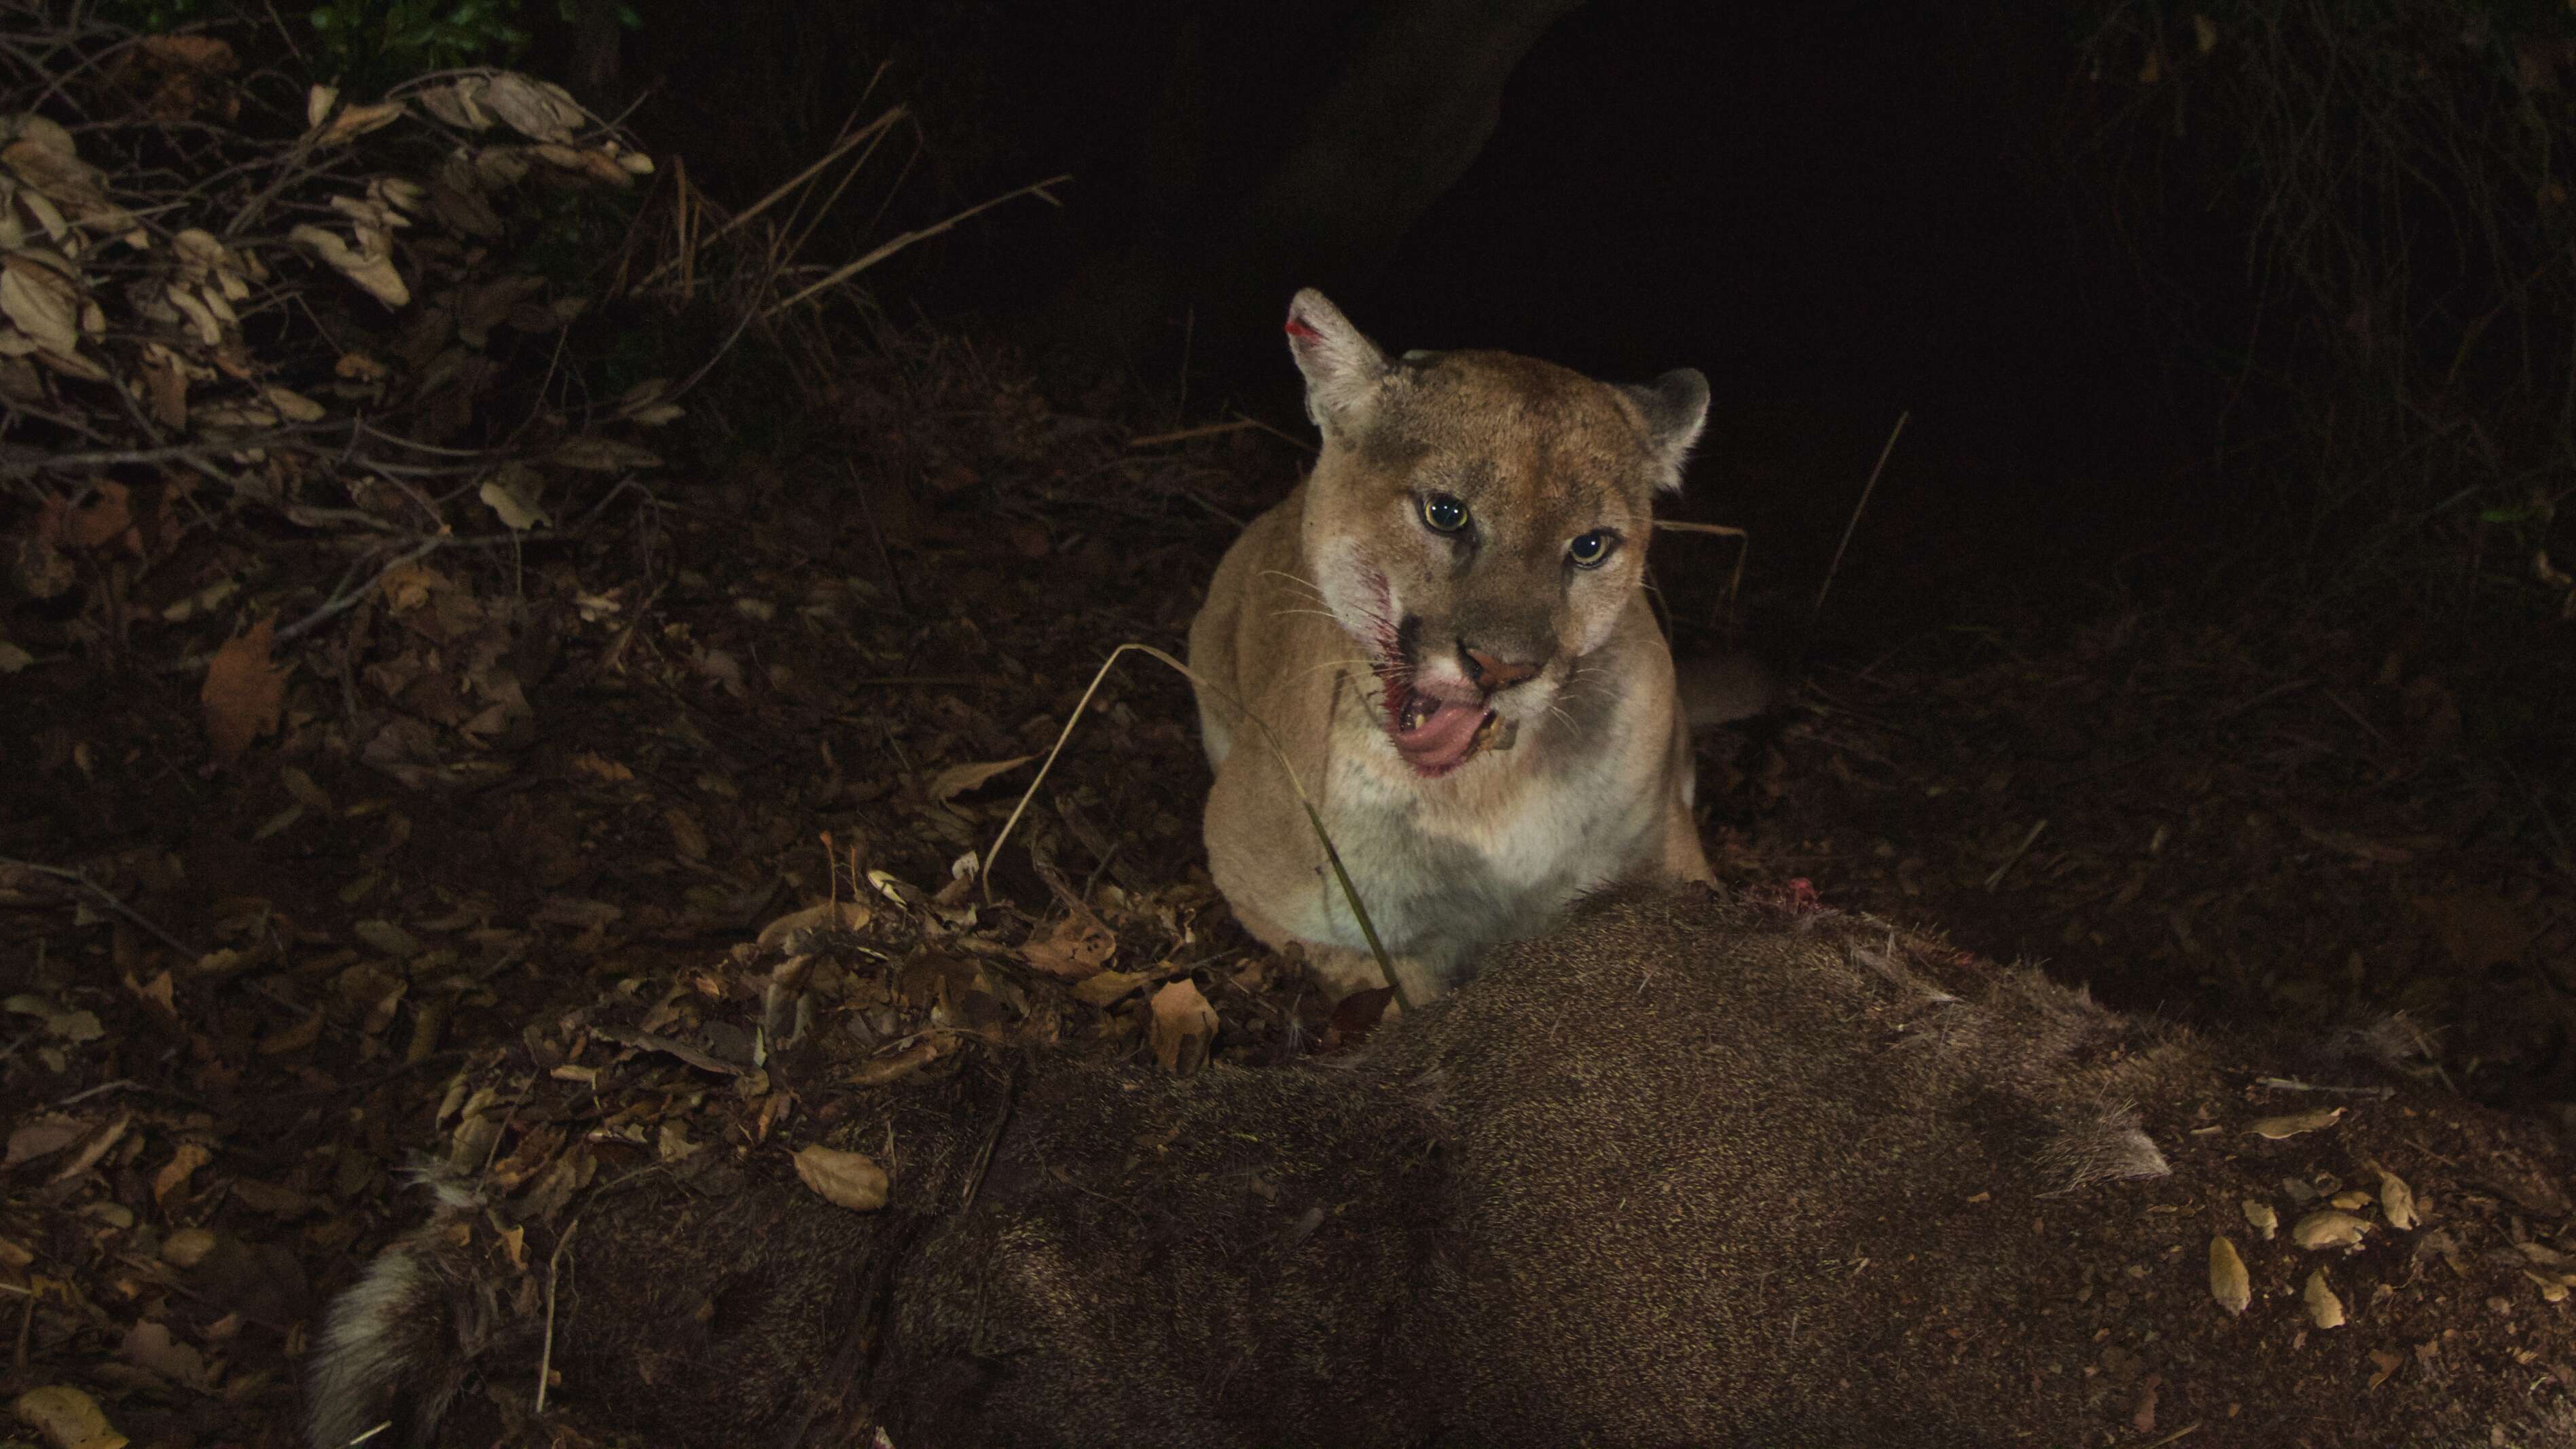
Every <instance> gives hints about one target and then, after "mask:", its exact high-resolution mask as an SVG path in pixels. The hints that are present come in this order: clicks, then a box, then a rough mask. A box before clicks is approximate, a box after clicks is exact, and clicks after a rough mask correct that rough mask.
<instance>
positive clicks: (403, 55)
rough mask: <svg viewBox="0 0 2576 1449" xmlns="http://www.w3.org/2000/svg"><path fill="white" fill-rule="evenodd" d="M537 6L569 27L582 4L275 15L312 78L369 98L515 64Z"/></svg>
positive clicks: (203, 3) (264, 12)
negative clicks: (470, 70)
mask: <svg viewBox="0 0 2576 1449" xmlns="http://www.w3.org/2000/svg"><path fill="white" fill-rule="evenodd" d="M539 7H544V8H546V9H551V10H552V11H553V12H554V14H555V16H556V18H558V19H560V20H562V21H564V22H565V23H567V24H569V23H571V22H572V21H573V19H574V17H575V14H576V11H577V8H578V7H577V4H576V0H321V3H319V4H311V5H306V6H301V7H298V6H291V5H290V6H284V7H281V8H280V9H279V10H278V11H277V12H275V13H276V15H278V16H281V17H283V18H284V19H286V20H287V21H288V23H289V25H290V27H291V29H292V30H293V31H294V32H295V33H294V34H293V35H292V37H291V38H292V39H293V41H294V43H295V45H296V47H297V50H298V52H299V54H301V56H302V58H303V60H304V62H305V66H306V68H307V69H308V70H309V72H310V74H309V75H308V76H307V77H306V78H307V79H310V80H317V81H328V82H331V83H333V84H336V85H342V86H346V87H349V88H351V89H353V90H356V91H358V92H361V93H366V92H372V91H378V90H382V89H384V88H385V87H387V86H390V85H393V84H395V83H397V82H400V81H404V80H408V79H410V78H412V77H413V76H417V75H423V74H426V73H428V72H431V71H440V70H452V69H454V68H456V67H459V66H468V65H500V64H507V63H509V62H511V61H514V60H516V59H517V58H518V56H519V55H520V53H521V52H522V51H524V50H525V49H526V48H527V44H528V31H527V28H526V22H527V20H528V18H529V16H530V14H531V13H532V12H535V11H537V10H538V9H539ZM98 13H99V14H100V16H101V17H102V18H104V19H107V20H109V21H112V22H114V23H116V24H120V25H125V26H128V27H130V28H132V29H134V30H137V31H141V32H144V33H146V34H151V33H156V32H161V31H167V30H173V29H177V28H179V27H181V26H185V25H199V24H205V23H207V22H212V21H223V20H240V21H244V22H247V23H250V24H253V25H265V24H269V23H271V16H272V12H271V11H270V10H269V8H268V7H267V6H266V5H265V4H263V3H260V0H106V3H104V4H101V5H100V6H99V7H98ZM617 23H618V24H619V25H621V26H624V27H626V28H627V29H630V30H631V29H634V28H635V27H636V26H638V25H640V24H641V23H642V17H641V16H640V15H639V14H638V13H637V12H636V10H635V7H634V6H632V5H628V4H620V5H619V6H618V7H617Z"/></svg>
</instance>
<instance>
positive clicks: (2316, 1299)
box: [2299, 1268, 2343, 1328]
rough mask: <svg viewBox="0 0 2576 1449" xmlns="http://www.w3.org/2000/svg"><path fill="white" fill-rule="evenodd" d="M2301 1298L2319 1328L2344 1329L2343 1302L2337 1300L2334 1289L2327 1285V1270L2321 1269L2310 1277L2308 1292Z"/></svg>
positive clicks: (2301, 1295) (2309, 1315)
mask: <svg viewBox="0 0 2576 1449" xmlns="http://www.w3.org/2000/svg"><path fill="white" fill-rule="evenodd" d="M2299 1296H2300V1297H2301V1298H2302V1299H2304V1300H2305V1301H2306V1303H2307V1305H2308V1317H2309V1319H2310V1320H2312V1321H2313V1322H2314V1323H2315V1324H2316V1325H2317V1327H2319V1328H2341V1327H2343V1300H2342V1299H2340V1298H2337V1297H2336V1296H2335V1291H2334V1289H2333V1288H2332V1287H2331V1286H2329V1285H2328V1284H2327V1282H2326V1270H2325V1269H2323V1268H2319V1269H2317V1270H2316V1271H2315V1272H2313V1273H2310V1274H2309V1275H2308V1287H2307V1291H2306V1292H2304V1293H2302V1294H2300V1295H2299Z"/></svg>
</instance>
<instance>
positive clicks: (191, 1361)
mask: <svg viewBox="0 0 2576 1449" xmlns="http://www.w3.org/2000/svg"><path fill="white" fill-rule="evenodd" d="M117 1353H118V1356H119V1357H121V1358H123V1359H125V1360H126V1361H127V1362H128V1363H135V1364H140V1365H142V1366H143V1367H144V1368H147V1369H150V1370H151V1371H152V1372H154V1373H156V1374H159V1375H160V1376H161V1377H163V1378H165V1379H168V1380H169V1381H170V1382H172V1383H174V1384H181V1385H184V1386H186V1387H188V1388H192V1389H202V1388H204V1387H206V1386H207V1378H206V1356H205V1355H204V1354H201V1353H199V1352H197V1350H196V1349H195V1348H193V1347H191V1346H190V1345H188V1344H184V1343H180V1342H178V1341H176V1340H175V1339H173V1338H171V1337H170V1329H169V1326H168V1325H166V1324H160V1323H138V1324H136V1325H134V1326H133V1327H132V1328H130V1329H128V1330H126V1333H125V1342H124V1343H123V1344H122V1345H120V1346H119V1347H118V1349H117Z"/></svg>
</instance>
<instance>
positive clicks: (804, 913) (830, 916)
mask: <svg viewBox="0 0 2576 1449" xmlns="http://www.w3.org/2000/svg"><path fill="white" fill-rule="evenodd" d="M870 919H872V917H871V915H870V913H869V911H868V908H867V907H866V906H863V905H860V904H859V903H858V902H857V901H826V902H824V903H823V904H821V905H819V906H807V907H806V908H805V909H803V910H801V911H789V912H788V913H787V914H786V915H783V916H780V917H779V918H778V919H777V920H774V921H772V922H770V923H769V924H768V925H766V926H763V927H761V928H760V940H759V945H760V946H761V948H762V949H764V950H766V949H767V948H769V947H771V946H779V947H781V948H782V949H784V950H786V951H788V952H789V953H790V954H793V953H795V952H796V951H798V950H801V949H802V947H803V943H802V941H801V940H799V941H794V942H791V941H790V938H791V937H799V936H802V935H804V934H807V933H810V932H814V931H863V930H865V929H867V924H868V922H869V920H870Z"/></svg>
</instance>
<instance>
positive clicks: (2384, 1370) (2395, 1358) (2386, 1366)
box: [2369, 1348, 2406, 1389]
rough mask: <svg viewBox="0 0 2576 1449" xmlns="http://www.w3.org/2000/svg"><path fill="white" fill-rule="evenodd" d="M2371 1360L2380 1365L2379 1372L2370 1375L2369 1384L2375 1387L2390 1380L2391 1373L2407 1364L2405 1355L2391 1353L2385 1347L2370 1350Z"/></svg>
mask: <svg viewBox="0 0 2576 1449" xmlns="http://www.w3.org/2000/svg"><path fill="white" fill-rule="evenodd" d="M2370 1361H2371V1362H2372V1363H2374V1364H2377V1365H2378V1366H2379V1372H2377V1373H2375V1374H2372V1375H2371V1376H2370V1385H2369V1386H2370V1387H2371V1388H2374V1389H2375V1388H2378V1387H2379V1386H2380V1385H2381V1384H2384V1383H2386V1382H2388V1376H2389V1375H2390V1374H2393V1373H2395V1372H2397V1371H2398V1370H2399V1369H2401V1368H2404V1367H2405V1366H2406V1360H2405V1358H2404V1357H2403V1356H2401V1355H2398V1354H2393V1353H2390V1352H2389V1351H2388V1350H2386V1349H2384V1348H2374V1349H2372V1350H2371V1351H2370Z"/></svg>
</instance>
